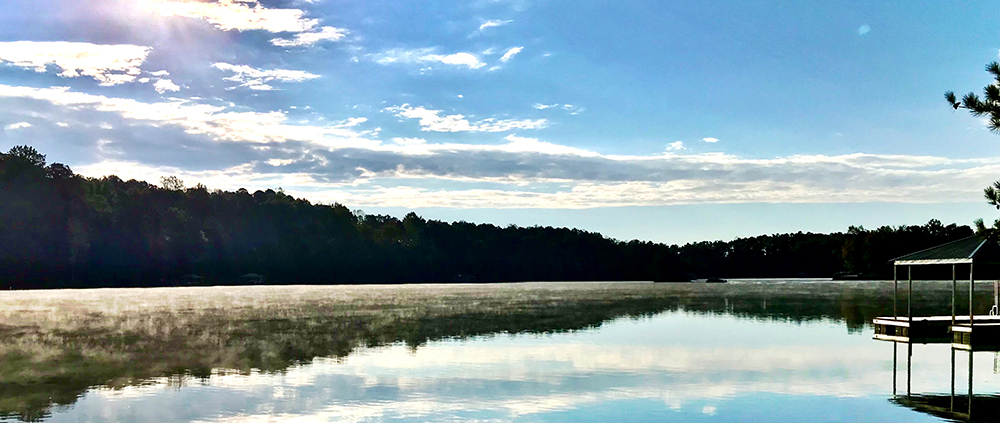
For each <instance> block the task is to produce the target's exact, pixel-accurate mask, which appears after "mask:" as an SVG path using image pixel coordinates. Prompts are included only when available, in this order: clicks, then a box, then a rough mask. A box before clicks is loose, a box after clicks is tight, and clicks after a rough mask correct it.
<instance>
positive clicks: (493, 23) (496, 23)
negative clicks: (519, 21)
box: [469, 19, 514, 38]
mask: <svg viewBox="0 0 1000 423" xmlns="http://www.w3.org/2000/svg"><path fill="white" fill-rule="evenodd" d="M512 22H514V21H513V20H499V19H490V20H488V21H484V22H483V23H482V24H481V25H479V29H476V30H475V31H472V33H471V34H469V38H472V37H475V36H478V35H480V34H482V33H483V32H485V31H486V30H488V29H490V28H496V27H500V26H504V25H507V24H510V23H512Z"/></svg>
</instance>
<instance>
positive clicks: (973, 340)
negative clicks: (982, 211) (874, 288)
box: [872, 235, 1000, 350]
mask: <svg viewBox="0 0 1000 423" xmlns="http://www.w3.org/2000/svg"><path fill="white" fill-rule="evenodd" d="M892 263H893V284H892V285H893V298H892V312H893V315H892V316H886V317H877V318H875V319H874V320H873V321H872V323H873V324H874V326H875V339H880V340H885V341H894V342H906V343H948V342H951V343H952V346H953V347H954V348H957V349H967V350H983V349H987V350H995V349H996V348H998V347H1000V316H997V315H996V312H995V311H996V306H994V309H993V310H991V313H990V314H981V315H976V314H975V307H974V301H973V300H974V298H975V295H976V292H975V286H976V284H975V274H974V269H975V267H974V266H976V265H982V264H997V263H1000V244H998V243H997V241H996V240H993V239H990V238H988V237H984V236H979V235H974V236H971V237H968V238H963V239H960V240H957V241H952V242H949V243H946V244H942V245H939V246H937V247H932V248H928V249H926V250H921V251H917V252H915V253H912V254H907V255H905V256H902V257H899V258H896V259H893V260H892ZM931 265H936V266H947V265H951V275H952V281H951V283H952V285H951V287H952V289H951V315H945V314H942V315H936V316H914V315H913V268H914V266H931ZM960 269H961V270H963V271H964V270H965V269H968V293H969V294H968V302H969V306H968V314H964V313H963V314H962V315H958V310H957V308H958V300H959V295H958V279H957V276H958V271H959V270H960ZM900 270H904V271H905V272H906V282H907V290H906V314H905V315H901V313H900V310H899V306H898V302H899V282H900V279H899V276H900ZM963 283H964V281H963ZM993 294H994V295H993V296H994V304H996V302H997V298H996V297H997V286H996V283H994V293H993Z"/></svg>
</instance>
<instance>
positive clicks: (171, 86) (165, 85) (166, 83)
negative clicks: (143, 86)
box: [153, 79, 181, 94]
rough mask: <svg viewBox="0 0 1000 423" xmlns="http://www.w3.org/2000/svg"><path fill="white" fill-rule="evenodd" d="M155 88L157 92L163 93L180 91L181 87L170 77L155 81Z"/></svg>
mask: <svg viewBox="0 0 1000 423" xmlns="http://www.w3.org/2000/svg"><path fill="white" fill-rule="evenodd" d="M153 89H154V90H156V92H158V93H160V94H163V93H165V92H167V91H180V89H181V87H179V86H177V84H175V83H174V81H171V80H169V79H159V80H157V81H156V82H154V83H153Z"/></svg>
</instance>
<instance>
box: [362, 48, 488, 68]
mask: <svg viewBox="0 0 1000 423" xmlns="http://www.w3.org/2000/svg"><path fill="white" fill-rule="evenodd" d="M369 57H371V58H372V59H373V60H374V61H375V62H376V63H378V64H381V65H390V64H426V63H429V62H437V63H443V64H446V65H452V66H459V67H466V68H469V69H479V68H481V67H483V66H486V64H485V63H483V62H482V61H481V60H479V57H478V56H476V55H474V54H472V53H466V52H460V53H452V54H438V53H436V52H435V49H432V48H422V49H414V50H403V49H393V50H387V51H384V52H382V53H378V54H373V55H369Z"/></svg>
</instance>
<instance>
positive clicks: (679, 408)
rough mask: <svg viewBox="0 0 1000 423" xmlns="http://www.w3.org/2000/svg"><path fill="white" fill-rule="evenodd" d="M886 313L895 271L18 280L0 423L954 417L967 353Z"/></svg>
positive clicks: (993, 400) (8, 327)
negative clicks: (677, 276)
mask: <svg viewBox="0 0 1000 423" xmlns="http://www.w3.org/2000/svg"><path fill="white" fill-rule="evenodd" d="M903 288H905V286H902V285H901V290H900V294H901V298H905V289H903ZM916 288H917V289H915V290H914V299H915V303H914V309H915V312H916V314H930V313H932V312H935V311H936V312H937V313H938V314H943V313H944V311H945V310H949V309H948V308H946V307H949V306H948V304H950V303H949V301H950V289H951V283H950V282H917V283H916ZM977 289H978V290H979V292H983V293H987V292H989V291H990V289H991V288H989V287H988V285H983V288H978V287H977ZM986 297H987V295H984V298H982V299H978V298H977V304H976V307H977V311H978V309H979V308H988V307H989V305H990V303H989V302H990V301H992V300H991V299H989V298H986ZM900 304H905V303H902V302H901V303H900ZM981 312H985V310H983V311H981ZM891 313H892V283H891V282H888V283H886V282H864V281H852V282H829V281H799V280H794V281H788V280H768V281H760V280H757V281H733V282H731V283H729V284H652V283H526V284H497V285H404V286H330V287H326V286H293V287H211V288H170V289H99V290H78V291H10V292H2V293H0V335H2V338H0V421H5V422H6V421H11V422H14V421H47V422H81V421H84V422H85V421H95V422H96V421H101V422H103V421H122V422H145V421H149V422H272V421H274V422H279V421H280V422H313V421H336V422H341V421H349V422H367V421H496V422H503V421H515V422H521V421H525V422H528V421H531V422H543V421H678V422H687V421H810V422H811V421H872V422H884V421H942V418H947V417H949V416H951V417H954V416H956V415H949V414H947V413H942V411H941V410H942V407H943V408H944V409H945V410H947V409H948V408H949V407H950V406H951V403H950V401H951V397H950V395H949V394H950V392H951V386H952V382H951V381H950V379H951V377H952V374H953V372H954V375H955V376H954V380H955V390H956V394H958V395H957V396H956V401H957V402H956V405H955V406H954V407H955V408H956V409H964V407H966V406H967V403H966V402H965V401H966V400H965V398H966V397H965V394H966V393H967V389H968V378H969V368H970V366H969V359H970V354H969V353H967V352H964V351H958V352H957V353H955V355H954V363H955V366H954V367H952V362H953V361H952V359H953V358H952V354H953V352H952V350H951V347H950V345H947V344H944V345H919V344H918V345H913V346H912V352H909V348H910V346H909V345H907V344H894V343H892V342H884V341H876V340H873V339H872V336H873V329H872V327H871V325H870V324H869V323H868V322H870V321H871V318H872V317H875V316H877V315H879V314H891ZM894 350H895V357H896V360H895V362H894ZM908 353H909V354H912V355H911V356H910V358H909V360H908V359H907V356H908ZM971 359H972V360H973V361H972V369H973V373H972V382H973V385H974V390H975V394H976V399H975V400H974V403H973V406H974V412H973V417H975V419H976V421H995V420H991V419H997V418H998V417H997V410H998V407H997V404H1000V403H998V402H997V397H996V396H995V395H996V394H997V393H998V392H1000V376H998V365H1000V363H998V361H997V356H996V354H995V353H993V352H976V353H973V354H971ZM908 361H909V366H910V369H911V370H910V372H909V374H910V376H909V378H908V373H907V362H908ZM894 364H895V367H896V371H895V379H894ZM908 379H909V389H910V393H911V395H910V396H909V397H907V396H906V393H907V381H908ZM894 383H895V386H894ZM894 388H895V393H896V394H897V395H894ZM942 404H943V405H942ZM980 410H981V412H980V413H979V414H977V412H979V411H980ZM991 412H992V415H991ZM959 417H961V416H959Z"/></svg>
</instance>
